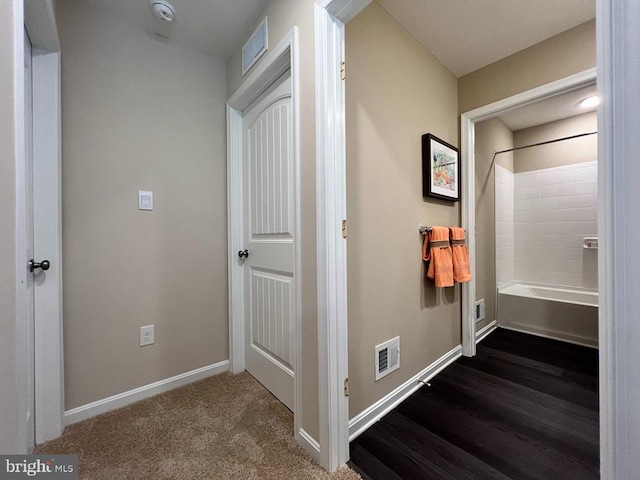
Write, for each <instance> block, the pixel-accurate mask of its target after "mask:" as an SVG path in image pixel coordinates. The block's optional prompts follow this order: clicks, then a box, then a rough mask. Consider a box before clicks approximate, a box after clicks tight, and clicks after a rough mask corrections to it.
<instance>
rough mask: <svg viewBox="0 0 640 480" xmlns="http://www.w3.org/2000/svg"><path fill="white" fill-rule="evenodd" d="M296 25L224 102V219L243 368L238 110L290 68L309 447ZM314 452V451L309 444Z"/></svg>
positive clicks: (232, 326) (233, 366) (298, 339)
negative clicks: (225, 140) (225, 161)
mask: <svg viewBox="0 0 640 480" xmlns="http://www.w3.org/2000/svg"><path fill="white" fill-rule="evenodd" d="M298 65H299V63H298V28H297V27H293V28H292V29H291V30H290V31H289V32H288V33H287V34H286V35H285V36H284V38H283V39H282V40H281V41H280V43H278V45H276V46H275V48H273V50H271V52H270V53H269V54H268V55H267V56H266V57H265V59H264V60H263V61H262V62H261V63H260V64H259V65H258V66H257V67H256V68H255V70H254V71H253V72H252V73H251V74H250V75H249V76H248V77H247V79H246V80H245V81H244V83H243V84H242V85H241V86H240V88H238V90H236V92H235V93H234V94H233V95H232V96H231V98H230V99H229V101H228V102H227V216H228V219H227V223H228V228H229V236H228V245H229V247H228V255H229V370H230V371H231V372H232V373H240V372H242V371H244V369H245V356H244V355H245V347H244V342H245V337H244V335H245V332H244V321H245V315H244V308H245V307H244V297H245V295H244V267H243V265H242V262H241V261H239V258H238V254H237V252H238V251H239V250H244V248H245V247H244V209H243V203H244V202H243V169H242V162H243V158H242V145H243V142H242V138H243V136H242V133H243V131H242V130H243V127H242V112H243V111H244V110H246V109H247V108H248V107H249V106H250V105H251V103H253V101H254V100H255V99H256V98H258V97H259V96H260V94H262V93H263V92H264V91H265V90H266V89H267V87H269V86H270V85H271V84H273V82H274V81H275V80H277V79H278V78H279V77H280V76H281V75H282V74H283V73H285V72H286V71H287V70H289V69H291V101H292V104H293V117H294V120H293V168H294V182H295V187H294V216H295V239H294V277H295V279H296V281H295V284H296V291H295V296H296V312H295V319H294V322H293V323H294V331H293V332H292V336H293V338H294V344H295V345H294V352H293V363H294V376H293V385H294V392H293V404H294V409H293V418H294V432H295V437H296V439H297V440H298V442H300V443H301V444H303V445H305V446H307V447H308V446H309V442H308V439H309V438H310V437H309V435H308V434H306V432H304V431H303V430H302V429H301V418H300V415H299V414H300V412H302V409H301V402H302V331H301V330H302V329H301V319H302V301H301V297H302V294H301V292H302V290H301V276H302V271H301V266H302V262H301V253H300V127H299V125H300V108H299V92H300V87H299V80H298V78H299V66H298ZM310 453H312V454H314V453H315V455H316V456H317V451H315V449H314V448H311V452H310Z"/></svg>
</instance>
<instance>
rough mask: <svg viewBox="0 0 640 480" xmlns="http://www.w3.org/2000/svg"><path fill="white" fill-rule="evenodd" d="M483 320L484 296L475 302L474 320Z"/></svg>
mask: <svg viewBox="0 0 640 480" xmlns="http://www.w3.org/2000/svg"><path fill="white" fill-rule="evenodd" d="M480 320H484V298H481V299H480V300H478V301H477V302H476V322H479V321H480Z"/></svg>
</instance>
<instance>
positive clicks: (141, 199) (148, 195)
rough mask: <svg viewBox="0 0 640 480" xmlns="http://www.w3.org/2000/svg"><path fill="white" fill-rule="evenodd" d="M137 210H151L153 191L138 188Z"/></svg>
mask: <svg viewBox="0 0 640 480" xmlns="http://www.w3.org/2000/svg"><path fill="white" fill-rule="evenodd" d="M138 210H153V192H149V191H146V190H138Z"/></svg>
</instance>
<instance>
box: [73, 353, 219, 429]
mask: <svg viewBox="0 0 640 480" xmlns="http://www.w3.org/2000/svg"><path fill="white" fill-rule="evenodd" d="M228 370H229V360H224V361H222V362H218V363H214V364H213V365H208V366H206V367H202V368H198V369H196V370H191V371H190V372H185V373H181V374H180V375H176V376H175V377H171V378H167V379H165V380H160V381H159V382H154V383H150V384H149V385H145V386H143V387H138V388H134V389H133V390H129V391H128V392H123V393H119V394H117V395H113V396H111V397H108V398H103V399H102V400H98V401H95V402H91V403H87V404H86V405H81V406H80V407H76V408H72V409H71V410H67V411H66V412H64V424H65V425H71V424H72V423H77V422H80V421H82V420H86V419H87V418H91V417H95V416H96V415H100V414H102V413H106V412H110V411H111V410H115V409H117V408H122V407H125V406H127V405H130V404H132V403H135V402H139V401H140V400H144V399H145V398H149V397H153V396H154V395H157V394H159V393H163V392H168V391H169V390H173V389H174V388H178V387H182V386H183V385H187V384H189V383H193V382H196V381H198V380H203V379H205V378H207V377H212V376H214V375H218V374H220V373H224V372H226V371H228Z"/></svg>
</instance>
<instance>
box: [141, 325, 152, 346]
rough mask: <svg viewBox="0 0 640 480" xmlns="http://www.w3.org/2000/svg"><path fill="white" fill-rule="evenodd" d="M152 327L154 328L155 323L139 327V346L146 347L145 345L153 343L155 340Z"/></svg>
mask: <svg viewBox="0 0 640 480" xmlns="http://www.w3.org/2000/svg"><path fill="white" fill-rule="evenodd" d="M154 329H155V325H147V326H145V327H140V346H141V347H146V346H147V345H153V344H154V342H155V339H154Z"/></svg>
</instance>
